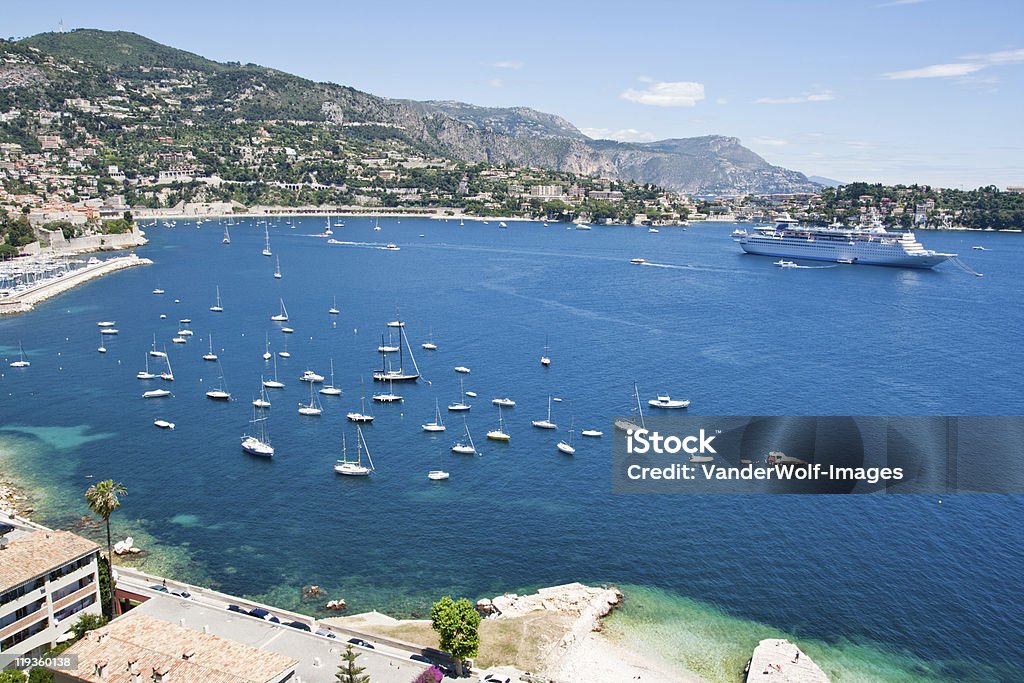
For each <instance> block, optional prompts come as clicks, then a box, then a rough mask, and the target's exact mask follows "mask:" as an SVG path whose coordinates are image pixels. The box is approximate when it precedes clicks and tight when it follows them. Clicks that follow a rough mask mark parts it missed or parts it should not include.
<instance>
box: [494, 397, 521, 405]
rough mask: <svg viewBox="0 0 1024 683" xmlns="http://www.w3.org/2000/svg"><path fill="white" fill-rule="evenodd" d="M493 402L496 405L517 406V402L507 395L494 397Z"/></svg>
mask: <svg viewBox="0 0 1024 683" xmlns="http://www.w3.org/2000/svg"><path fill="white" fill-rule="evenodd" d="M491 403H493V404H494V405H496V406H503V407H505V408H515V407H516V402H515V401H513V400H512V399H510V398H508V397H507V396H506V397H505V398H492V399H491Z"/></svg>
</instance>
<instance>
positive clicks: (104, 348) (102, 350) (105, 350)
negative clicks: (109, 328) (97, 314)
mask: <svg viewBox="0 0 1024 683" xmlns="http://www.w3.org/2000/svg"><path fill="white" fill-rule="evenodd" d="M96 350H97V351H99V352H100V353H106V352H107V347H106V346H104V345H103V334H100V347H99V348H98V349H96Z"/></svg>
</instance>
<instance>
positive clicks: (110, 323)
mask: <svg viewBox="0 0 1024 683" xmlns="http://www.w3.org/2000/svg"><path fill="white" fill-rule="evenodd" d="M96 325H97V326H99V327H113V326H114V321H113V320H101V321H99V322H98V323H96Z"/></svg>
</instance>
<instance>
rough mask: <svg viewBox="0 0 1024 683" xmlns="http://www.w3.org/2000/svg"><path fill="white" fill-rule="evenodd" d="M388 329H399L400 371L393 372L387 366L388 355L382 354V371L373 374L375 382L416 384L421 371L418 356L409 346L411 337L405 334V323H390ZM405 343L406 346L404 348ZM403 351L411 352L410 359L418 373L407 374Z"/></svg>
mask: <svg viewBox="0 0 1024 683" xmlns="http://www.w3.org/2000/svg"><path fill="white" fill-rule="evenodd" d="M387 325H388V327H397V328H398V369H397V370H392V369H389V368H388V365H387V355H386V354H385V353H384V352H381V369H380V370H378V371H377V372H375V373H373V380H374V381H375V382H415V381H416V380H418V379H419V378H420V369H419V367H418V366H417V365H416V356H414V355H413V353H412V346H410V345H409V337H408V336H406V334H405V323H403V322H402V321H400V320H395V321H393V322H389V323H388V324H387ZM403 342H404V346H403ZM403 349H406V350H408V351H409V358H410V359H412V366H413V368H415V370H416V372H414V373H413V372H406V371H405V368H404V363H405V355H404V351H403Z"/></svg>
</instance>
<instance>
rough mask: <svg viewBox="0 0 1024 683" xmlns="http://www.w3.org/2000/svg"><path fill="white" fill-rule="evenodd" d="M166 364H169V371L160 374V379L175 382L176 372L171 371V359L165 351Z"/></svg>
mask: <svg viewBox="0 0 1024 683" xmlns="http://www.w3.org/2000/svg"><path fill="white" fill-rule="evenodd" d="M164 362H165V363H166V364H167V369H166V370H164V371H163V372H161V373H160V379H162V380H166V381H168V382H173V381H174V372H173V371H172V370H171V359H170V357H169V356H168V355H167V351H164Z"/></svg>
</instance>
